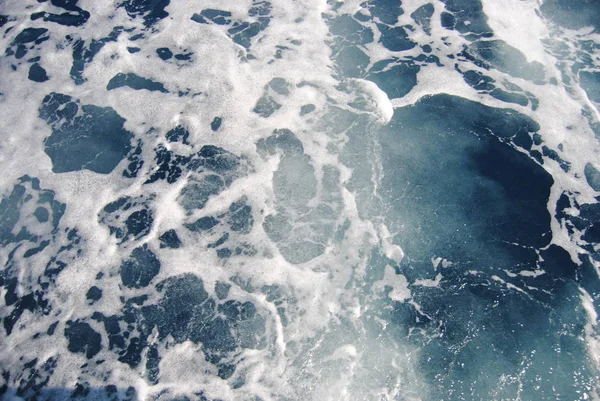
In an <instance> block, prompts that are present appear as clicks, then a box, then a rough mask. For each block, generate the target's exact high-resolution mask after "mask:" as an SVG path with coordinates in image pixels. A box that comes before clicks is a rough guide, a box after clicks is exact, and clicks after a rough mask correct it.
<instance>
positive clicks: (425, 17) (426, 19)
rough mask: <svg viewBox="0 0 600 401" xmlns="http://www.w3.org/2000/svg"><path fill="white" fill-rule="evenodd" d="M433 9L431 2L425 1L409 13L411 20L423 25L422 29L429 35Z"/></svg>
mask: <svg viewBox="0 0 600 401" xmlns="http://www.w3.org/2000/svg"><path fill="white" fill-rule="evenodd" d="M434 11H435V8H434V7H433V4H431V3H427V4H423V5H422V6H420V7H419V8H417V9H416V10H415V11H413V13H412V14H411V15H410V17H411V18H412V19H413V21H415V22H416V23H417V24H419V25H421V27H423V30H424V31H425V33H426V34H427V35H431V17H432V16H433V12H434Z"/></svg>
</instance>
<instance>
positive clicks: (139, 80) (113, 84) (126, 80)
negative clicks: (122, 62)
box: [106, 72, 169, 93]
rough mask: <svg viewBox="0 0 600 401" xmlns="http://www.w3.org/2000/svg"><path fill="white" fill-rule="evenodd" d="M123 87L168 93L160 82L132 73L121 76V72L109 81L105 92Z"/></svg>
mask: <svg viewBox="0 0 600 401" xmlns="http://www.w3.org/2000/svg"><path fill="white" fill-rule="evenodd" d="M124 86H127V87H129V88H131V89H135V90H142V89H146V90H149V91H151V92H152V91H157V92H162V93H169V91H168V90H166V89H165V86H164V85H163V84H162V83H160V82H156V81H153V80H151V79H148V78H143V77H140V76H139V75H136V74H134V73H127V74H123V73H121V72H120V73H118V74H117V75H115V76H114V77H112V78H111V79H110V81H109V82H108V84H107V85H106V90H113V89H117V88H121V87H124Z"/></svg>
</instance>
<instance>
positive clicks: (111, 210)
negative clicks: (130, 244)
mask: <svg viewBox="0 0 600 401" xmlns="http://www.w3.org/2000/svg"><path fill="white" fill-rule="evenodd" d="M98 217H99V221H100V222H101V223H103V224H105V225H106V226H107V227H108V228H109V230H110V233H111V234H112V235H114V236H115V237H116V238H117V239H120V240H121V241H120V242H119V243H120V244H123V243H124V242H126V241H128V240H139V239H140V238H143V237H144V236H146V235H148V233H150V230H151V229H152V224H153V222H154V216H153V214H152V211H151V210H150V209H148V208H147V204H146V202H142V201H140V200H135V199H133V198H131V197H128V196H125V197H122V198H119V199H117V200H116V201H114V202H111V203H109V204H108V205H106V206H105V207H104V209H102V211H101V212H100V213H99V215H98Z"/></svg>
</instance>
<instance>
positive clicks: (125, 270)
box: [120, 244, 160, 288]
mask: <svg viewBox="0 0 600 401" xmlns="http://www.w3.org/2000/svg"><path fill="white" fill-rule="evenodd" d="M159 271H160V262H159V261H158V259H157V258H156V255H154V253H153V252H152V251H151V250H150V248H148V245H147V244H144V245H143V246H141V247H138V248H135V249H134V250H133V251H132V252H131V256H130V258H129V259H128V260H126V261H124V262H123V263H122V264H121V270H120V274H121V281H122V282H123V285H124V286H125V287H128V288H144V287H146V286H148V284H150V282H151V281H152V279H153V278H154V277H155V276H156V275H157V274H158V272H159Z"/></svg>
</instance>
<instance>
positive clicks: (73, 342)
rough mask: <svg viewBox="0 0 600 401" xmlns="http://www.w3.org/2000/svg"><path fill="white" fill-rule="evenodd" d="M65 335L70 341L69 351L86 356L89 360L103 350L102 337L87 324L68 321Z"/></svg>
mask: <svg viewBox="0 0 600 401" xmlns="http://www.w3.org/2000/svg"><path fill="white" fill-rule="evenodd" d="M64 334H65V337H66V338H67V340H68V341H69V344H68V346H67V348H68V350H69V351H71V352H73V353H82V354H85V356H86V358H87V359H91V358H93V357H94V356H96V355H97V354H98V352H100V350H101V349H102V336H100V334H99V333H98V332H96V331H95V330H94V329H92V327H91V326H90V325H89V324H88V323H86V322H82V321H80V320H76V321H72V320H69V321H67V325H66V327H65V331H64Z"/></svg>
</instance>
